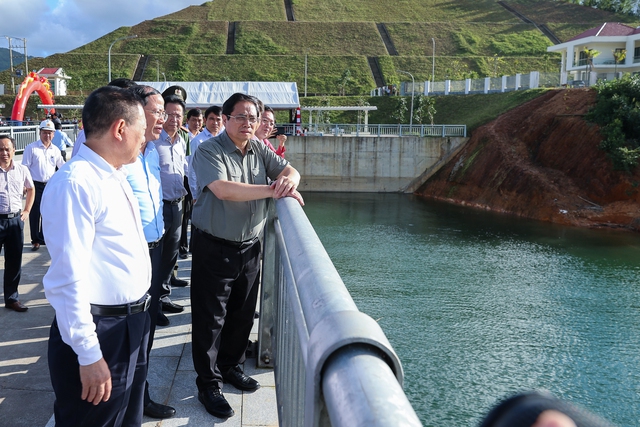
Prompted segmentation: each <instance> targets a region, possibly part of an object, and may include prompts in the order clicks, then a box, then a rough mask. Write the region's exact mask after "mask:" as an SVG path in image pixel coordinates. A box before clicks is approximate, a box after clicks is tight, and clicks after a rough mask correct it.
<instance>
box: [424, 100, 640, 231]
mask: <svg viewBox="0 0 640 427" xmlns="http://www.w3.org/2000/svg"><path fill="white" fill-rule="evenodd" d="M595 96H596V94H595V91H594V90H591V89H566V90H555V91H549V92H548V93H546V94H544V95H542V96H540V97H539V98H536V99H534V100H532V101H530V102H528V103H526V104H523V105H521V106H520V107H518V108H515V109H513V110H511V111H510V112H508V113H506V114H504V115H502V116H500V117H498V118H497V119H496V120H494V121H493V122H491V123H488V124H487V125H485V126H483V127H481V128H479V129H477V130H476V131H474V133H473V135H472V138H471V139H470V140H469V142H468V143H467V145H466V146H465V147H464V148H463V149H462V151H461V152H460V153H459V154H458V155H457V156H456V157H454V158H453V159H452V160H451V161H450V162H449V163H448V164H447V165H445V166H444V167H443V168H442V169H440V170H439V171H438V172H437V173H436V174H435V175H434V176H433V177H432V178H430V179H429V180H428V181H427V182H426V183H425V184H424V185H423V186H422V187H421V188H420V189H419V190H418V191H417V192H416V194H418V195H420V196H423V197H426V198H433V199H438V200H444V201H448V202H451V203H457V204H461V205H466V206H472V207H476V208H480V209H488V210H492V211H496V212H503V213H508V214H514V215H519V216H523V217H527V218H532V219H538V220H543V221H550V222H555V223H560V224H566V225H574V226H581V227H614V228H623V229H628V230H633V231H636V232H638V231H640V192H639V188H638V186H639V184H640V167H639V168H636V170H635V171H634V172H633V173H627V172H621V171H615V170H613V166H612V164H611V161H610V160H609V159H608V158H607V157H606V155H605V153H604V152H603V151H601V150H600V149H599V148H598V145H599V144H600V141H601V140H602V137H601V136H600V134H599V132H598V127H597V126H596V125H591V124H589V123H587V122H586V121H585V120H584V118H583V115H584V114H585V113H586V112H587V111H588V109H589V108H590V106H591V105H593V103H594V101H595Z"/></svg>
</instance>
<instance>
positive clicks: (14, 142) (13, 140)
mask: <svg viewBox="0 0 640 427" xmlns="http://www.w3.org/2000/svg"><path fill="white" fill-rule="evenodd" d="M0 139H8V140H9V141H11V145H13V148H16V140H15V139H13V138H11V137H10V136H9V135H0Z"/></svg>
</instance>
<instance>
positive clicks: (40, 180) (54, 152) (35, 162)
mask: <svg viewBox="0 0 640 427" xmlns="http://www.w3.org/2000/svg"><path fill="white" fill-rule="evenodd" d="M55 131H56V128H55V127H54V125H53V122H52V121H51V120H44V121H42V123H40V139H39V140H37V141H35V142H32V143H31V144H29V145H27V146H26V147H25V149H24V152H23V153H22V164H23V165H25V166H26V167H27V168H28V169H29V173H31V178H32V179H33V184H34V186H35V188H36V195H35V199H34V201H33V207H32V208H31V212H29V231H30V232H31V250H32V251H37V250H38V249H40V245H44V244H45V240H44V233H43V232H42V225H41V222H40V220H41V216H40V203H41V201H42V193H43V192H44V188H45V186H46V185H47V182H48V181H49V179H51V177H52V176H53V174H54V172H55V171H56V169H57V168H60V167H61V166H62V165H63V164H64V160H63V159H62V153H61V152H60V149H59V148H58V147H56V146H55V145H53V144H52V143H51V141H52V139H53V134H54V133H55ZM56 218H58V215H57V214H56Z"/></svg>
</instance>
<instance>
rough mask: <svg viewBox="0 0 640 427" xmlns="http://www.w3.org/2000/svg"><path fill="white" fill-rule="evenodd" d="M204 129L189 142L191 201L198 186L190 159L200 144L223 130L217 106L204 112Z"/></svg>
mask: <svg viewBox="0 0 640 427" xmlns="http://www.w3.org/2000/svg"><path fill="white" fill-rule="evenodd" d="M204 119H205V122H204V129H202V131H201V132H200V133H199V134H198V135H196V137H195V138H193V139H192V140H191V142H190V148H191V150H190V151H191V155H190V156H188V157H187V162H188V164H189V168H188V172H187V176H188V177H189V188H190V190H191V196H192V197H193V201H194V203H195V200H196V199H197V198H198V195H199V191H198V184H197V183H196V173H195V172H194V170H193V168H191V157H192V156H193V153H195V152H196V149H197V148H198V146H199V145H200V144H202V143H203V142H204V141H206V140H207V139H209V138H213V137H214V136H216V135H219V134H220V133H222V131H223V130H224V125H223V124H222V108H220V107H219V106H217V105H212V106H211V107H209V108H207V109H206V111H205V112H204Z"/></svg>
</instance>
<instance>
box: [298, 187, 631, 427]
mask: <svg viewBox="0 0 640 427" xmlns="http://www.w3.org/2000/svg"><path fill="white" fill-rule="evenodd" d="M305 200H306V202H307V205H306V206H305V211H306V213H307V215H308V216H309V219H310V220H311V222H312V224H313V225H314V228H315V229H316V231H317V233H318V236H319V237H320V239H321V240H322V242H323V244H324V245H325V247H326V249H327V252H328V253H329V256H330V257H331V259H332V260H333V262H334V264H335V265H336V268H337V269H338V272H339V273H340V275H341V276H342V278H343V280H344V282H345V284H346V285H347V287H348V288H349V290H350V292H351V294H352V296H353V298H354V300H355V302H356V304H357V305H358V307H359V308H360V310H362V311H364V312H366V313H367V314H369V315H370V316H372V317H373V318H374V319H376V320H378V321H379V323H380V324H381V326H382V328H383V329H384V330H385V332H386V334H387V336H388V337H389V340H390V341H391V343H392V345H393V346H394V348H395V349H396V351H397V352H398V355H399V356H400V359H401V360H402V363H403V366H404V369H405V389H406V391H407V395H408V396H409V399H410V400H411V402H412V404H413V405H414V408H415V409H416V412H417V413H418V415H419V416H420V418H421V420H422V421H423V423H424V425H425V426H473V425H476V424H477V422H478V420H479V417H480V416H481V414H483V413H485V412H486V411H487V410H488V409H489V408H490V407H491V406H492V405H493V404H494V403H495V402H496V400H497V399H499V398H501V397H504V396H505V395H507V394H510V393H514V392H517V391H520V390H522V389H531V388H538V389H540V388H542V389H547V390H550V391H551V392H552V393H554V394H556V395H558V396H559V397H562V398H565V399H569V400H571V401H573V402H576V403H579V404H583V405H585V406H587V407H588V408H589V409H591V410H593V411H594V412H596V413H598V414H600V415H602V416H604V417H606V418H608V419H610V420H611V421H613V422H615V423H617V424H620V425H636V424H637V420H638V419H639V416H640V399H638V392H639V388H640V386H639V384H640V378H639V373H638V366H639V364H638V357H639V356H638V355H639V354H640V342H639V340H640V320H638V319H640V302H639V301H640V295H639V293H640V290H639V286H638V273H639V271H640V236H638V235H636V234H629V233H624V232H619V231H607V230H585V229H578V228H568V227H561V226H556V225H552V224H546V223H540V222H535V221H528V220H522V219H518V218H513V217H509V216H504V215H495V214H491V213H488V212H483V211H477V210H471V209H466V208H460V207H456V206H451V205H447V204H441V203H433V202H429V201H425V200H422V199H419V198H416V197H414V196H406V195H397V194H334V193H331V194H329V193H308V194H305Z"/></svg>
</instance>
